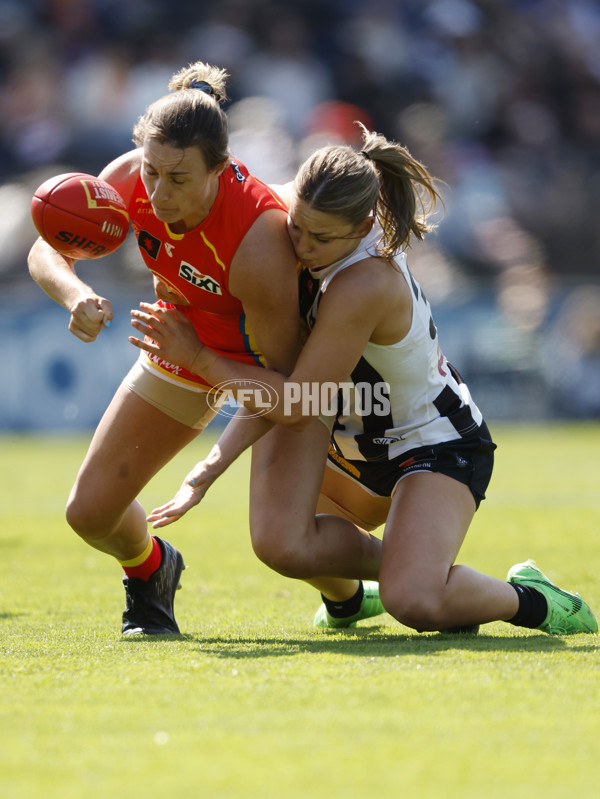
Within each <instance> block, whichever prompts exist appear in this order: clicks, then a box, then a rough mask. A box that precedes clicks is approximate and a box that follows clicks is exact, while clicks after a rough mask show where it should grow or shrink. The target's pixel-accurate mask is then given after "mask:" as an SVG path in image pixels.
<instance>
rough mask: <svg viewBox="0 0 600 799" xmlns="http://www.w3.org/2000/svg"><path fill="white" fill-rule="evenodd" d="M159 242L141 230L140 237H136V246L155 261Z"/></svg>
mask: <svg viewBox="0 0 600 799" xmlns="http://www.w3.org/2000/svg"><path fill="white" fill-rule="evenodd" d="M161 243H162V242H161V240H160V239H157V238H156V236H153V235H152V234H151V233H148V231H147V230H141V231H140V235H139V236H138V245H139V246H140V248H141V249H142V250H144V252H147V253H148V255H149V256H150V258H154V260H155V261H156V259H157V258H158V252H159V250H160V245H161Z"/></svg>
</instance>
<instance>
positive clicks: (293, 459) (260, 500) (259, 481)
mask: <svg viewBox="0 0 600 799" xmlns="http://www.w3.org/2000/svg"><path fill="white" fill-rule="evenodd" d="M328 446H329V431H328V430H327V428H326V427H325V425H323V424H322V423H321V422H320V421H319V420H318V419H316V420H315V421H314V422H312V423H311V424H310V425H309V427H307V428H306V429H305V430H302V431H301V432H296V431H292V430H288V429H286V428H285V427H282V426H279V425H278V426H275V427H274V428H273V429H272V430H270V431H269V432H268V433H267V434H266V435H265V436H263V437H262V438H261V439H260V440H259V441H257V442H256V443H255V444H254V445H253V447H252V467H251V473H250V529H251V532H252V536H253V539H254V538H255V536H256V535H258V534H260V535H263V536H264V535H268V534H270V533H274V534H275V535H285V534H289V535H296V534H297V533H298V532H304V531H305V530H306V528H307V526H308V525H309V524H312V523H314V516H315V512H316V507H317V500H318V497H319V491H320V488H321V483H322V480H323V470H324V468H325V460H326V457H327V449H328Z"/></svg>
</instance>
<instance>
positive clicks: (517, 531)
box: [0, 425, 600, 799]
mask: <svg viewBox="0 0 600 799" xmlns="http://www.w3.org/2000/svg"><path fill="white" fill-rule="evenodd" d="M495 437H496V439H497V441H498V443H499V449H498V453H497V461H496V464H497V466H496V473H495V476H494V478H493V481H492V485H491V487H490V491H489V498H488V500H487V501H486V502H485V503H483V505H482V509H481V511H480V512H479V513H478V514H477V517H476V520H475V523H474V525H473V528H472V530H471V532H470V534H469V536H468V538H467V543H466V544H465V547H464V548H463V552H462V553H461V558H460V560H461V562H465V563H468V564H469V565H471V566H474V567H475V568H479V569H481V570H482V571H486V572H488V573H491V574H494V575H496V576H500V577H503V576H504V575H505V574H506V571H507V569H508V568H509V567H510V566H511V565H512V564H513V563H515V562H517V561H520V560H523V559H525V558H527V557H534V558H535V559H536V560H537V562H538V564H539V565H540V567H541V568H542V569H543V570H544V571H546V573H547V574H549V575H550V576H551V577H553V578H554V579H556V581H557V582H559V584H560V585H561V586H563V587H565V588H569V589H574V590H579V591H580V592H581V594H582V595H583V596H584V598H585V599H586V600H587V601H588V602H589V604H590V605H591V606H592V607H593V608H595V609H596V611H600V581H599V580H598V572H599V570H600V490H599V488H598V477H599V475H600V458H599V454H598V453H599V452H600V426H599V425H585V426H583V425H582V426H557V427H546V428H539V429H531V428H527V429H520V428H513V429H509V428H504V427H501V428H498V429H496V430H495ZM211 442H212V439H211V438H210V436H208V435H206V436H205V440H204V441H202V440H199V441H198V443H196V444H194V445H192V447H190V448H189V449H188V451H187V452H185V453H183V454H182V455H180V456H179V458H178V459H177V460H176V461H174V462H173V463H172V464H171V465H170V466H169V467H168V468H167V469H166V470H165V471H164V472H163V473H162V474H161V475H160V476H159V477H158V478H157V479H156V480H155V481H154V482H153V483H152V484H151V485H150V486H149V487H148V489H147V490H146V492H145V494H144V497H143V499H144V502H145V504H146V507H147V508H148V509H149V508H150V507H153V506H155V505H158V504H160V503H162V502H163V501H165V500H166V499H168V498H169V497H170V496H171V495H172V494H173V493H174V491H175V490H176V488H177V487H178V486H179V483H180V481H181V479H182V478H183V476H184V474H185V473H186V471H187V470H188V468H189V466H191V464H192V463H193V462H194V461H195V460H199V459H200V458H201V457H202V456H203V454H204V453H205V452H206V451H207V450H208V448H209V446H210V444H211ZM86 446H87V441H86V440H84V438H80V437H77V438H69V437H66V438H64V437H63V438H18V437H17V438H13V437H5V438H1V439H0V496H1V500H2V501H1V504H0V514H1V533H0V554H1V557H2V560H1V564H2V566H1V568H2V577H1V580H0V642H1V650H0V657H1V670H0V681H1V693H0V703H1V704H0V724H1V735H2V738H1V742H0V743H1V746H0V792H1V795H2V797H5V799H59V798H60V799H82V797H86V799H122V798H123V797H127V798H128V799H142V797H144V799H155V797H156V798H157V799H158V797H161V799H162V797H171V796H172V797H182V798H183V799H187V798H188V797H194V799H195V798H196V797H200V798H201V799H202V798H203V797H219V799H230V798H231V799H258V798H259V797H261V799H271V797H273V799H275V798H277V799H296V798H297V799H300V798H301V797H302V799H305V797H312V799H325V798H327V799H338V798H339V799H342V798H344V799H346V798H347V799H351V798H353V797H357V798H358V797H361V798H362V797H365V796H374V797H375V796H379V797H385V798H386V799H387V797H390V798H391V797H394V798H396V797H409V798H410V799H429V797H436V798H437V797H440V798H441V799H447V798H448V797H450V798H451V799H454V797H456V799H458V798H459V797H460V799H474V798H475V797H477V798H478V799H479V797H482V796H484V797H486V799H488V798H489V799H505V798H508V797H510V799H513V798H514V799H520V797H523V798H525V797H527V798H528V799H531V798H532V797H534V798H537V797H540V799H541V797H544V799H553V798H554V797H556V798H558V797H561V798H562V797H564V796H565V794H567V795H569V796H573V797H577V798H578V799H587V798H588V797H590V798H591V797H596V796H597V795H598V776H597V763H598V759H599V758H600V652H599V649H600V636H597V635H596V636H585V635H581V636H573V637H557V638H552V637H549V636H546V635H544V634H543V633H537V632H536V631H524V630H519V629H517V628H514V627H511V626H509V625H507V624H502V623H497V624H490V625H486V626H485V627H483V628H482V632H481V633H480V635H479V636H477V637H467V636H459V637H456V636H455V637H452V636H448V635H441V634H433V633H431V634H430V633H427V634H423V635H419V634H417V633H414V632H413V631H411V630H409V629H408V628H405V627H402V626H400V625H398V624H397V623H395V622H393V621H392V619H391V618H389V617H386V616H384V617H380V618H378V619H373V620H371V621H370V622H363V623H362V626H360V627H359V628H358V629H355V630H351V631H341V632H334V631H331V632H329V631H316V630H313V628H312V627H311V621H312V616H313V613H314V611H315V609H316V606H317V604H318V603H317V597H316V592H314V591H312V590H311V589H310V588H308V587H307V586H305V585H304V584H301V583H295V582H294V581H291V580H286V579H284V578H283V577H280V576H278V575H277V574H275V573H273V572H270V571H269V570H268V569H267V568H266V567H265V566H263V565H262V564H261V563H259V562H258V561H257V560H256V558H255V557H254V555H253V554H252V551H251V548H250V543H249V536H248V528H247V495H248V481H247V472H248V468H247V467H248V459H247V458H244V459H243V460H241V461H240V462H239V463H237V464H236V465H235V467H234V468H233V469H232V470H231V471H230V472H229V473H228V474H227V475H226V476H225V477H224V478H222V480H221V482H220V484H219V485H217V486H215V487H214V488H213V490H212V492H211V493H209V495H208V497H207V498H206V499H205V501H204V503H203V505H202V506H201V507H200V508H197V509H195V511H194V512H192V513H190V514H188V516H187V517H185V518H184V519H183V520H181V521H180V522H179V523H178V524H176V525H175V526H173V527H171V528H167V531H165V537H167V538H168V539H169V540H171V541H172V542H173V543H175V544H176V545H177V546H178V547H179V548H180V549H181V550H182V551H183V553H184V556H185V559H186V562H187V563H188V565H189V566H190V568H189V570H187V571H186V572H185V574H184V580H183V582H184V588H183V590H182V591H180V592H179V593H178V596H177V605H176V609H177V617H178V621H179V623H180V626H181V628H182V630H183V631H184V633H185V634H184V635H182V636H181V638H178V639H177V640H166V639H163V640H136V639H124V638H122V637H121V635H120V633H119V620H120V613H121V611H122V607H123V598H124V594H123V589H122V586H121V583H120V580H121V576H122V573H121V571H120V569H119V567H118V566H117V564H116V563H115V562H114V561H111V559H110V558H108V557H107V556H103V555H100V554H98V553H96V552H95V551H94V550H92V549H90V548H88V547H87V546H85V545H84V544H83V543H82V542H81V541H80V540H79V539H77V538H76V536H75V535H74V534H73V533H71V532H70V530H69V529H68V528H67V525H66V523H65V522H64V520H63V506H64V503H65V499H66V496H67V494H68V491H69V488H70V485H71V482H72V480H73V477H74V475H75V472H76V470H77V467H78V465H79V462H80V460H81V458H82V456H83V454H84V451H85V448H86Z"/></svg>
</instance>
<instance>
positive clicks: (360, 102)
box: [0, 0, 600, 429]
mask: <svg viewBox="0 0 600 799" xmlns="http://www.w3.org/2000/svg"><path fill="white" fill-rule="evenodd" d="M198 59H201V60H204V61H208V62H211V63H215V64H218V65H219V66H222V67H225V68H226V69H227V71H228V72H229V73H230V79H229V102H228V104H227V106H226V110H227V112H228V115H229V119H230V128H231V150H232V152H233V154H234V155H235V156H237V157H238V158H240V159H241V160H242V161H244V162H245V163H246V164H247V165H248V167H249V168H250V169H251V170H252V171H253V172H254V173H255V174H257V175H258V176H259V177H260V178H262V179H263V180H266V181H267V182H269V181H270V182H275V183H279V182H284V181H286V180H289V179H291V178H292V177H293V175H294V172H295V169H296V167H297V166H298V164H299V163H300V162H301V161H302V160H303V159H304V157H305V156H306V155H307V154H308V153H309V152H310V151H312V150H313V149H314V148H315V147H317V146H320V145H322V144H326V143H331V142H336V141H345V142H348V143H350V144H353V145H358V144H359V134H358V128H357V126H356V125H355V124H354V122H355V120H361V121H362V122H363V123H364V124H365V125H367V127H369V128H371V129H374V130H377V131H379V132H381V133H383V134H384V135H386V136H387V137H388V138H392V139H394V140H396V141H400V142H401V143H402V144H405V145H406V146H408V148H409V149H410V150H411V152H412V153H413V154H414V155H415V156H417V157H418V158H419V159H420V160H422V161H423V162H424V163H425V164H426V165H427V166H428V168H429V170H430V171H431V172H432V173H433V174H434V175H436V176H437V177H439V178H441V179H442V180H444V181H445V183H446V186H445V188H444V189H443V196H444V202H445V212H444V215H443V218H441V219H440V224H439V228H438V230H437V232H436V233H435V234H434V235H432V236H431V237H430V238H429V239H428V240H427V241H426V242H425V243H423V244H419V245H418V246H416V247H415V248H414V250H413V251H412V253H410V254H409V263H410V264H411V267H412V268H413V270H414V271H415V273H416V274H417V275H418V277H419V279H420V280H421V282H422V283H423V286H424V288H425V290H426V293H427V294H428V297H429V299H430V301H431V302H432V305H433V307H434V314H435V315H436V318H437V321H438V327H439V328H440V332H441V336H442V344H443V346H444V349H445V351H446V355H447V356H448V357H449V359H450V360H451V361H452V362H454V363H455V364H456V366H457V368H458V369H459V371H461V372H462V373H463V374H464V376H465V377H466V378H467V380H468V382H469V384H470V386H471V389H472V391H473V393H474V394H475V397H476V399H477V400H478V402H479V404H480V405H481V406H482V408H483V410H484V412H485V413H486V414H487V415H488V416H489V417H491V418H494V417H495V418H506V419H523V420H533V419H547V418H557V417H560V418H565V417H566V418H576V419H584V418H598V417H600V280H599V264H600V224H599V221H600V220H599V212H598V209H599V208H600V3H599V2H598V0H195V1H194V2H186V0H127V1H126V2H125V1H124V0H0V180H1V185H0V288H1V289H2V290H1V293H0V311H1V317H0V331H1V332H2V335H3V340H4V343H5V347H7V348H8V349H7V350H5V353H6V352H7V351H8V356H6V355H5V369H4V370H3V373H4V374H3V378H2V383H3V385H2V389H1V391H0V429H3V428H4V429H7V428H9V429H35V428H38V427H45V426H61V425H65V426H87V425H88V424H94V423H95V421H96V415H97V414H99V413H100V412H101V410H102V407H103V405H104V404H106V403H105V400H107V399H108V397H109V396H110V393H111V392H112V389H113V387H114V385H113V384H114V383H115V381H118V379H120V377H121V375H122V373H123V372H124V370H125V367H126V365H127V363H128V362H130V361H131V360H133V358H134V357H135V355H134V353H132V352H130V350H131V349H132V348H131V346H130V345H127V344H126V341H125V339H126V335H127V332H128V329H129V328H128V313H127V310H128V308H129V307H131V303H133V304H136V303H137V300H138V299H140V298H144V299H147V298H148V293H149V291H151V285H150V281H149V278H148V274H147V272H146V270H145V269H144V268H143V266H142V264H141V259H140V258H139V257H138V256H137V253H136V251H135V244H134V242H127V243H126V245H125V246H124V247H123V248H122V249H121V250H119V251H118V252H117V253H116V254H115V255H113V256H110V257H109V258H107V259H103V261H102V262H96V263H89V264H84V265H82V267H81V273H82V275H83V276H84V279H86V280H88V281H89V282H91V283H92V285H94V287H95V288H96V289H97V290H101V289H102V290H104V291H105V293H106V295H107V296H109V297H110V298H111V300H113V302H114V303H115V305H116V306H118V305H119V303H121V304H122V306H123V313H122V314H121V317H122V327H120V326H119V325H116V331H113V330H111V336H110V337H109V336H108V335H107V336H105V340H104V341H103V342H102V343H101V342H100V340H99V341H98V342H97V343H96V344H95V345H82V344H81V343H79V342H77V341H76V340H74V339H73V337H72V336H70V334H69V333H68V332H67V329H66V325H67V319H66V312H65V311H62V310H61V309H57V308H56V307H54V305H53V304H51V303H49V301H47V300H46V298H45V297H44V295H43V294H42V292H41V291H40V289H39V288H37V287H36V286H35V285H34V284H33V282H32V281H31V279H30V277H29V275H28V273H27V269H26V255H27V251H28V249H29V247H30V246H31V243H32V242H33V240H34V237H35V235H34V230H33V226H32V224H31V221H30V217H29V203H30V199H31V195H32V193H33V190H34V189H35V187H36V186H37V185H38V184H39V183H41V182H42V180H44V179H45V178H47V177H49V176H51V175H54V174H57V173H59V172H65V171H84V172H91V173H94V174H96V173H97V172H98V171H99V170H100V169H101V168H102V167H103V166H104V165H105V164H106V163H107V162H108V161H110V160H111V159H112V158H114V157H115V156H117V155H118V154H120V153H122V152H124V151H126V150H127V149H129V148H130V147H131V146H132V144H131V129H132V126H133V124H134V123H135V121H136V119H137V117H138V116H139V115H140V114H141V113H143V111H144V109H145V107H146V106H147V105H148V104H149V103H151V102H152V101H153V100H155V99H156V98H158V97H159V96H161V95H162V94H164V93H166V91H167V84H168V82H169V78H170V76H171V74H172V73H173V72H174V71H176V70H177V69H179V68H180V67H181V66H183V65H185V64H187V63H189V62H192V61H195V60H198ZM130 238H131V237H130ZM119 307H120V306H119ZM103 335H104V334H103ZM69 339H73V340H72V341H69ZM124 341H125V343H123V342H124ZM90 346H93V347H96V354H94V352H93V351H92V350H91V349H90ZM128 348H129V349H128ZM6 363H8V366H6ZM103 374H104V375H106V378H105V379H104V380H101V379H100V376H101V375H103ZM99 382H100V384H101V389H100V390H99ZM90 384H91V387H90ZM104 393H106V397H105V396H104ZM40 397H43V402H42V401H41V400H40ZM97 406H98V407H97Z"/></svg>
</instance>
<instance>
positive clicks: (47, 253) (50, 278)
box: [27, 239, 93, 309]
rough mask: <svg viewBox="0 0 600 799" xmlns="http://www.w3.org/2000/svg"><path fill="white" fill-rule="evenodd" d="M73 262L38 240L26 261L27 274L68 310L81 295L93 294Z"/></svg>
mask: <svg viewBox="0 0 600 799" xmlns="http://www.w3.org/2000/svg"><path fill="white" fill-rule="evenodd" d="M74 263H75V261H73V260H72V259H69V258H66V257H65V256H63V255H61V254H60V253H58V252H56V250H53V249H52V247H50V246H49V245H48V244H46V243H45V242H44V241H42V240H41V239H39V240H38V241H37V242H36V243H35V244H34V245H33V247H32V248H31V251H30V253H29V257H28V259H27V266H28V267H29V274H30V275H31V277H32V278H33V279H34V280H35V282H36V283H37V284H38V286H39V287H40V288H41V289H42V290H43V291H44V292H45V293H46V294H47V295H48V296H49V297H50V298H51V299H53V300H54V301H55V302H57V303H59V304H60V305H62V306H63V307H65V308H67V309H70V308H71V307H72V306H73V305H74V303H75V302H76V300H77V299H78V298H80V297H81V296H82V295H83V294H85V293H89V294H90V295H91V294H93V291H92V289H91V288H89V286H87V285H86V284H85V283H83V281H82V280H80V279H79V278H78V277H77V275H76V274H75V271H74V269H73V264H74Z"/></svg>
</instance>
